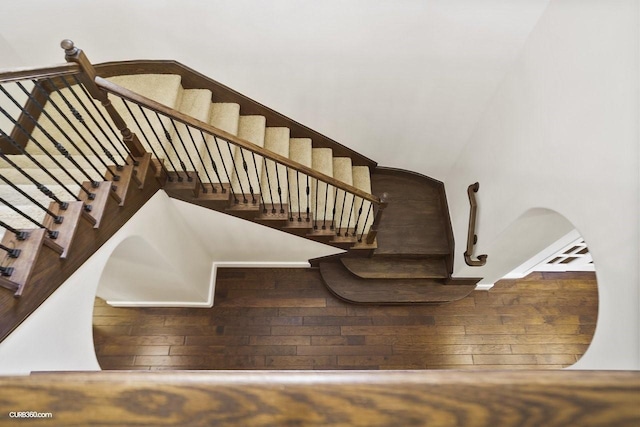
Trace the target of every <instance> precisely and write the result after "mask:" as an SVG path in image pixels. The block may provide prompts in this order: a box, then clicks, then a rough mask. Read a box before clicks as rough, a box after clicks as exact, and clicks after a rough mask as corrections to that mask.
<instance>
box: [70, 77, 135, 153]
mask: <svg viewBox="0 0 640 427" xmlns="http://www.w3.org/2000/svg"><path fill="white" fill-rule="evenodd" d="M73 79H74V80H75V81H76V84H77V85H78V86H79V87H80V89H82V92H84V95H85V96H86V98H87V99H88V100H89V103H90V104H91V105H93V108H94V109H95V110H96V112H97V113H98V115H99V116H100V118H102V121H103V122H104V123H105V124H106V125H107V127H108V128H109V129H110V130H111V133H113V136H115V138H116V141H118V142H120V144H121V145H122V147H123V148H124V151H125V153H127V155H129V156H130V157H131V159H132V160H133V156H132V155H131V151H129V149H128V148H127V146H126V145H125V143H124V141H123V140H122V139H121V138H120V136H119V135H118V133H117V132H116V131H115V129H114V128H113V124H112V123H111V121H109V120H107V118H106V117H105V116H104V114H103V113H102V111H100V109H99V108H98V106H97V105H96V103H95V102H94V99H93V97H92V96H91V95H90V94H89V92H88V91H87V88H85V87H84V85H83V84H82V83H80V79H78V76H76V75H75V74H74V76H73ZM107 105H108V104H107ZM105 136H106V135H105ZM108 140H109V143H110V144H111V147H113V150H114V151H115V152H116V153H118V155H119V156H120V158H121V159H122V161H123V162H124V163H125V164H127V165H128V164H129V162H127V159H126V158H125V157H124V156H123V155H122V154H121V153H120V151H119V150H118V148H116V146H115V144H114V143H113V142H112V141H111V138H108Z"/></svg>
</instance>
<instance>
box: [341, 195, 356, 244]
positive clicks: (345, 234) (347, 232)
mask: <svg viewBox="0 0 640 427" xmlns="http://www.w3.org/2000/svg"><path fill="white" fill-rule="evenodd" d="M355 203H356V198H355V197H354V196H353V195H352V198H351V208H350V209H349V219H348V220H347V228H346V229H345V231H344V236H345V237H349V226H350V225H351V217H352V216H353V215H351V213H352V212H353V206H354V204H355Z"/></svg>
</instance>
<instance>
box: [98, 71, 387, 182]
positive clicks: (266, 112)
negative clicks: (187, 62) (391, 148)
mask: <svg viewBox="0 0 640 427" xmlns="http://www.w3.org/2000/svg"><path fill="white" fill-rule="evenodd" d="M94 67H95V69H96V71H97V73H98V75H100V76H102V77H111V76H117V75H124V74H177V75H180V76H181V77H182V86H183V87H184V88H185V89H209V90H211V92H212V98H213V101H214V102H233V103H237V104H239V105H240V111H241V114H243V115H253V114H256V115H261V116H264V117H266V119H267V126H269V127H280V126H284V127H288V128H289V129H291V138H311V139H312V141H313V146H314V147H315V148H323V147H325V148H331V149H332V150H333V155H334V156H336V157H349V158H351V160H352V163H353V165H354V166H356V165H363V166H368V167H369V168H370V169H372V170H373V169H375V167H376V162H374V161H373V160H371V159H368V158H366V157H365V156H363V155H361V154H359V153H356V152H355V151H353V150H351V149H349V148H348V147H345V146H344V145H342V144H339V143H338V142H336V141H334V140H332V139H330V138H328V137H326V136H324V135H322V134H320V133H318V132H316V131H314V130H312V129H309V128H308V127H306V126H303V125H301V124H300V123H298V122H296V121H294V120H292V119H290V118H288V117H285V116H284V115H282V114H280V113H278V112H276V111H274V110H272V109H270V108H268V107H266V106H264V105H262V104H260V103H258V102H256V101H254V100H252V99H250V98H248V97H246V96H244V95H242V94H240V93H238V92H236V91H234V90H233V89H231V88H229V87H227V86H225V85H223V84H221V83H219V82H217V81H215V80H213V79H210V78H209V77H206V76H204V75H202V74H200V73H198V72H197V71H194V70H192V69H190V68H188V67H186V66H184V65H182V64H180V63H179V62H176V61H163V60H160V61H158V60H155V61H154V60H136V61H122V62H108V63H104V64H97V65H95V66H94Z"/></svg>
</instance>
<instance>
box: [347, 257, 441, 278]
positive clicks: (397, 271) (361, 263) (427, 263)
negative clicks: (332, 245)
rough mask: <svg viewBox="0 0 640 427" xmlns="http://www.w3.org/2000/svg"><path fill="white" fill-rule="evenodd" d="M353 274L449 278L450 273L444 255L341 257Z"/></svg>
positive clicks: (368, 276) (362, 275)
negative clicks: (423, 256)
mask: <svg viewBox="0 0 640 427" xmlns="http://www.w3.org/2000/svg"><path fill="white" fill-rule="evenodd" d="M340 261H341V262H342V265H344V266H345V268H346V269H347V270H349V271H350V272H351V273H352V274H354V275H356V276H358V277H360V278H362V279H447V278H448V277H449V274H448V272H447V266H446V264H445V260H444V258H442V257H433V258H423V259H410V258H404V259H403V258H384V257H375V256H374V257H373V258H346V257H343V258H341V259H340Z"/></svg>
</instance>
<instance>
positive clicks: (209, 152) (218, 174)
mask: <svg viewBox="0 0 640 427" xmlns="http://www.w3.org/2000/svg"><path fill="white" fill-rule="evenodd" d="M200 135H201V136H202V141H203V142H202V143H203V144H204V148H205V149H206V150H207V154H208V155H209V160H210V161H211V167H212V168H213V172H215V174H216V177H217V178H218V183H219V184H220V188H222V193H225V192H226V190H225V188H224V186H223V185H222V179H221V178H220V173H219V172H218V165H216V162H215V161H214V160H213V156H212V155H211V150H210V149H209V144H207V139H206V138H205V136H204V133H203V132H202V131H200ZM213 138H214V140H215V135H214V136H213ZM217 143H218V141H217V140H216V144H217ZM220 159H222V157H220ZM203 165H204V163H203ZM222 166H224V162H222ZM203 169H204V171H205V172H207V168H206V167H203ZM225 172H226V170H225ZM207 178H209V172H207ZM209 183H210V184H211V191H213V192H214V193H217V192H218V189H217V188H216V186H215V185H214V184H213V181H212V180H211V178H209Z"/></svg>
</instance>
